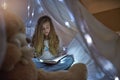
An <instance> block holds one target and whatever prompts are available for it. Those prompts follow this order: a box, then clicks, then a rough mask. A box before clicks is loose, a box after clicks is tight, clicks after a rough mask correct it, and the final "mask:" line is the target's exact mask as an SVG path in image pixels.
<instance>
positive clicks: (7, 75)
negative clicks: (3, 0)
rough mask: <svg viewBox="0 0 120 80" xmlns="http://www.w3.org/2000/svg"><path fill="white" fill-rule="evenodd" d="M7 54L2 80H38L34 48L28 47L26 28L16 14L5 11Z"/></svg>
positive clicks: (3, 65)
mask: <svg viewBox="0 0 120 80" xmlns="http://www.w3.org/2000/svg"><path fill="white" fill-rule="evenodd" d="M4 21H5V28H6V53H5V57H4V61H3V64H2V66H1V69H0V80H37V69H36V66H35V65H34V63H33V62H32V57H33V51H34V49H33V48H30V47H27V45H28V44H27V41H26V35H25V26H24V23H23V22H22V20H21V19H20V18H19V17H18V16H15V14H13V13H11V12H9V11H7V10H4Z"/></svg>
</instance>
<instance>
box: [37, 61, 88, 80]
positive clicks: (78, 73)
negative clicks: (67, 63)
mask: <svg viewBox="0 0 120 80" xmlns="http://www.w3.org/2000/svg"><path fill="white" fill-rule="evenodd" d="M38 80H87V68H86V66H85V64H82V63H76V64H74V65H73V66H72V67H71V68H70V69H69V70H60V71H55V72H45V71H43V70H39V71H38Z"/></svg>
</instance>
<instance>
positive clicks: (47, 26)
mask: <svg viewBox="0 0 120 80" xmlns="http://www.w3.org/2000/svg"><path fill="white" fill-rule="evenodd" d="M42 30H43V34H44V35H45V36H48V35H49V33H50V23H49V22H45V23H44V24H43V28H42Z"/></svg>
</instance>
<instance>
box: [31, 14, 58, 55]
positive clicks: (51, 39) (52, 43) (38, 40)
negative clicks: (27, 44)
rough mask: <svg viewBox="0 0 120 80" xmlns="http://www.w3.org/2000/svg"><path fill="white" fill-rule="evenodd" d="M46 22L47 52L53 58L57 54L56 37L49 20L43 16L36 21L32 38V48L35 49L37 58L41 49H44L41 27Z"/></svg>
mask: <svg viewBox="0 0 120 80" xmlns="http://www.w3.org/2000/svg"><path fill="white" fill-rule="evenodd" d="M46 22H49V23H50V33H49V35H48V45H49V51H50V52H51V53H52V54H53V55H55V56H56V55H57V53H58V47H59V39H58V36H57V34H56V32H55V29H54V26H53V23H52V20H51V18H50V17H48V16H46V15H45V16H42V17H40V18H39V19H38V22H37V25H36V28H35V32H34V35H33V38H32V43H33V47H35V50H36V53H37V57H39V56H41V54H42V52H43V49H44V39H45V37H44V34H43V31H42V27H43V24H44V23H46Z"/></svg>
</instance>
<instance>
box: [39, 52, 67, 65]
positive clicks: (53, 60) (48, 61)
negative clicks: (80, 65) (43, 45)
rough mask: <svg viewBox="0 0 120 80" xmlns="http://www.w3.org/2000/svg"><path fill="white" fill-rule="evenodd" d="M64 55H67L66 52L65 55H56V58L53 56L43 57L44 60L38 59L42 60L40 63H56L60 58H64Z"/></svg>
mask: <svg viewBox="0 0 120 80" xmlns="http://www.w3.org/2000/svg"><path fill="white" fill-rule="evenodd" d="M65 56H67V54H65V55H62V56H59V57H56V58H54V59H47V60H46V59H45V60H43V59H39V61H40V62H42V63H46V64H56V63H58V62H59V61H60V60H61V59H62V58H64V57H65Z"/></svg>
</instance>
